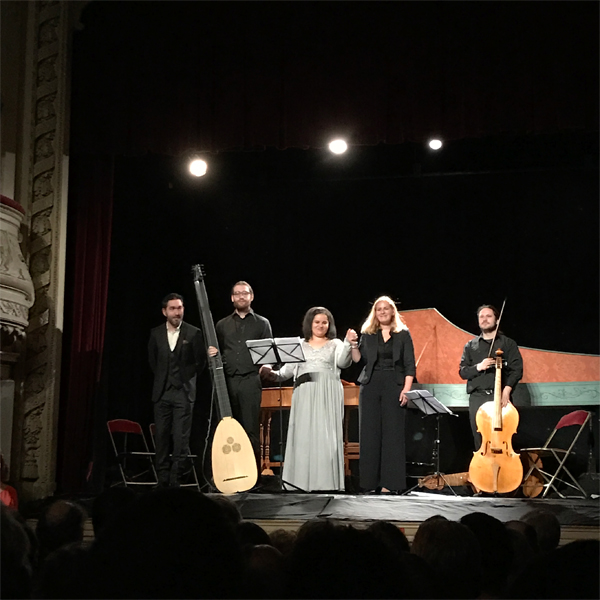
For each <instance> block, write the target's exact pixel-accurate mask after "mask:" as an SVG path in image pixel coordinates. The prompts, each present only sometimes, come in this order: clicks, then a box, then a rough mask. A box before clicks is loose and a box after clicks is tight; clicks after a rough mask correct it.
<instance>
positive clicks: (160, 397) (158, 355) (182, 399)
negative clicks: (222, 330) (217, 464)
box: [148, 294, 206, 487]
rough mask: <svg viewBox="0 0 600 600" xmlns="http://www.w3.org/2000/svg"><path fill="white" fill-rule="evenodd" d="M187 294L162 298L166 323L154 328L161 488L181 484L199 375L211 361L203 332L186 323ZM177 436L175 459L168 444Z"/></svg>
mask: <svg viewBox="0 0 600 600" xmlns="http://www.w3.org/2000/svg"><path fill="white" fill-rule="evenodd" d="M183 311H184V307H183V298H182V297H181V296H180V295H179V294H169V295H168V296H165V298H164V299H163V302H162V312H163V315H164V316H165V317H166V319H167V322H166V324H164V325H159V326H158V327H155V328H154V329H153V330H152V331H151V332H150V340H149V341H148V359H149V361H150V367H151V368H152V371H153V372H154V386H153V388H152V402H153V404H154V422H155V424H156V436H155V442H156V470H157V472H158V483H159V485H160V486H163V487H167V486H178V485H179V483H180V480H181V477H182V475H183V471H184V468H185V461H186V459H187V455H188V454H189V441H190V431H191V428H192V412H193V408H194V401H195V400H196V379H197V376H198V374H199V373H200V372H201V371H202V369H203V368H204V366H205V364H206V352H205V349H204V341H203V338H202V332H201V331H200V330H199V329H198V328H197V327H194V326H193V325H190V324H189V323H185V322H184V321H183ZM171 435H172V436H173V452H172V459H171V461H169V445H170V442H171Z"/></svg>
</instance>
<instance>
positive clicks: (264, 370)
mask: <svg viewBox="0 0 600 600" xmlns="http://www.w3.org/2000/svg"><path fill="white" fill-rule="evenodd" d="M258 374H259V375H260V376H261V378H262V379H265V380H267V381H276V379H277V378H276V377H275V373H274V372H273V369H272V368H271V365H263V366H262V367H261V368H260V369H259V370H258Z"/></svg>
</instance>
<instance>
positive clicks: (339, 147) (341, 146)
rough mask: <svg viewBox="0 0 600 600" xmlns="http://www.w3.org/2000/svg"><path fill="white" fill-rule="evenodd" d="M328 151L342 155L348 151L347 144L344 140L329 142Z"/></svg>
mask: <svg viewBox="0 0 600 600" xmlns="http://www.w3.org/2000/svg"><path fill="white" fill-rule="evenodd" d="M329 149H330V150H331V152H333V153H334V154H343V153H344V152H346V150H348V144H346V142H345V141H344V140H333V142H329Z"/></svg>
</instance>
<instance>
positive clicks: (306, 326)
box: [302, 306, 337, 342]
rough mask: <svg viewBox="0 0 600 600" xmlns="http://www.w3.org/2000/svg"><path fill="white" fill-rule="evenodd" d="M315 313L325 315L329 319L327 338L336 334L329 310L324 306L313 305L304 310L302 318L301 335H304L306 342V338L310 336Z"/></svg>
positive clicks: (330, 338) (331, 337)
mask: <svg viewBox="0 0 600 600" xmlns="http://www.w3.org/2000/svg"><path fill="white" fill-rule="evenodd" d="M317 315H325V316H326V317H327V320H328V321H329V329H328V330H327V339H328V340H332V339H333V338H334V337H336V335H337V331H336V329H335V321H334V319H333V315H332V314H331V312H330V311H329V310H327V309H326V308H325V307H324V306H313V307H312V308H309V309H308V310H307V311H306V314H305V315H304V320H303V321H302V335H303V336H304V339H305V340H306V341H307V342H308V340H310V338H311V337H312V322H313V320H314V318H315V317H316V316H317Z"/></svg>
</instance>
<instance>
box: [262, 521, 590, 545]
mask: <svg viewBox="0 0 600 600" xmlns="http://www.w3.org/2000/svg"><path fill="white" fill-rule="evenodd" d="M331 520H332V521H334V522H336V519H331ZM252 522H253V523H256V524H257V525H260V526H261V527H262V528H263V529H264V530H265V531H266V532H267V533H269V534H270V533H271V532H273V531H276V530H278V529H285V530H288V531H297V530H298V529H299V528H300V526H301V525H302V524H303V523H304V522H305V521H296V520H286V519H281V520H263V519H253V520H252ZM337 522H338V523H340V524H344V525H352V526H353V527H356V529H366V528H367V527H368V526H369V525H370V523H366V522H365V521H355V522H351V521H347V520H344V521H337ZM390 522H391V523H393V524H394V525H396V527H398V528H400V529H401V530H402V531H403V532H404V535H406V537H407V539H408V541H409V542H410V543H411V544H412V541H413V538H414V537H415V533H416V532H417V529H419V525H420V523H414V522H411V521H390ZM576 540H600V531H599V530H598V528H597V527H584V526H578V525H573V526H568V525H566V526H565V525H563V526H562V527H561V531H560V543H559V545H560V546H564V545H565V544H568V543H569V542H574V541H576Z"/></svg>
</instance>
